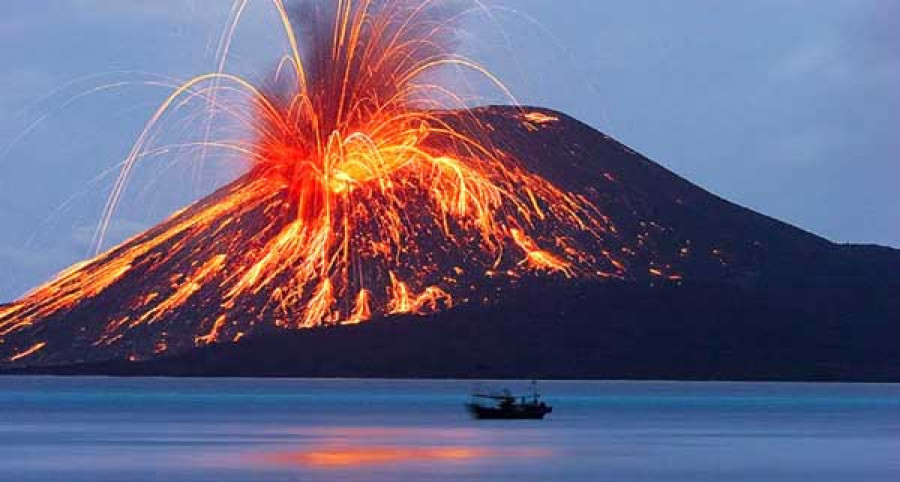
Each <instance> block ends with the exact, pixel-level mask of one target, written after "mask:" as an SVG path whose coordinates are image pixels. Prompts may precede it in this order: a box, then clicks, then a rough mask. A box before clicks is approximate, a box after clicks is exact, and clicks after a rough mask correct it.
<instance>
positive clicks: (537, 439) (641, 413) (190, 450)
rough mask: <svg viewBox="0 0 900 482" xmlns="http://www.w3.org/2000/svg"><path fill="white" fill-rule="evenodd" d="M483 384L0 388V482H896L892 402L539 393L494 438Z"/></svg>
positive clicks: (669, 389) (162, 382) (802, 391)
mask: <svg viewBox="0 0 900 482" xmlns="http://www.w3.org/2000/svg"><path fill="white" fill-rule="evenodd" d="M504 384H505V385H509V386H511V388H516V389H519V390H527V389H528V383H526V382H505V383H504ZM477 385H479V383H474V382H469V381H411V380H410V381H407V380H403V381H387V380H247V379H149V378H147V379H112V378H53V377H46V378H41V377H6V378H0V467H2V473H0V480H4V481H5V480H10V481H41V482H50V481H53V482H56V481H67V482H78V481H101V482H103V481H110V482H120V481H125V480H127V481H129V482H141V481H191V482H202V481H216V482H229V481H354V482H366V481H398V480H409V481H416V482H426V481H516V482H528V481H541V482H544V481H550V480H553V481H562V482H565V481H603V480H609V481H701V482H702V481H722V480H729V481H765V482H778V481H810V480H816V481H867V482H872V481H875V482H877V481H885V482H888V481H897V480H900V456H898V455H897V454H900V385H853V384H747V383H657V382H640V383H635V382H546V383H543V384H541V388H542V391H543V392H544V394H545V397H546V398H547V400H548V401H549V402H550V403H551V404H552V405H553V406H554V413H552V414H551V415H550V416H549V418H548V419H547V420H544V421H491V422H484V421H481V422H479V421H474V420H471V419H469V418H468V416H467V414H466V413H465V411H464V410H463V409H462V404H463V403H464V402H465V401H466V399H467V396H466V395H467V393H469V392H470V391H471V390H472V389H473V388H474V387H475V386H477ZM481 385H487V386H496V385H498V384H496V383H494V384H491V383H484V382H482V383H481ZM500 385H503V384H500Z"/></svg>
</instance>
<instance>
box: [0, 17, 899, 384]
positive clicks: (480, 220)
mask: <svg viewBox="0 0 900 482" xmlns="http://www.w3.org/2000/svg"><path fill="white" fill-rule="evenodd" d="M248 1H249V0H242V1H238V2H236V4H235V5H234V9H233V12H232V18H231V23H230V27H229V28H228V29H227V31H226V34H225V36H223V40H222V45H223V49H222V54H221V55H222V59H224V58H225V57H226V56H227V50H228V45H230V43H231V36H232V35H233V34H234V30H235V26H236V25H237V24H238V23H239V21H240V19H241V16H242V14H243V12H244V10H245V8H246V6H247V2H248ZM272 3H273V5H274V8H275V10H276V11H277V14H278V18H279V19H280V24H281V26H282V27H283V30H284V32H285V37H286V39H287V44H288V46H289V49H288V54H287V55H285V56H284V57H283V58H282V60H281V62H279V63H278V65H277V67H276V68H275V69H274V72H273V73H272V75H271V76H270V78H269V80H268V81H266V82H264V83H263V84H262V85H261V86H257V85H254V84H253V83H251V82H250V81H248V80H245V79H244V78H241V77H239V76H236V75H232V74H229V73H225V72H224V70H223V68H224V65H225V64H224V60H223V61H222V63H221V64H220V68H219V71H217V72H213V73H210V74H206V75H201V76H199V77H196V78H194V79H191V80H190V81H188V82H186V83H184V84H183V85H180V86H177V87H176V88H175V91H174V92H173V93H172V95H171V96H170V97H169V98H168V99H167V100H166V101H165V102H164V103H163V105H162V106H160V108H159V110H158V111H157V112H156V113H155V114H154V115H153V116H152V117H151V120H150V122H149V123H148V125H147V127H146V129H145V130H144V131H143V132H142V133H141V135H140V136H139V138H138V140H137V142H136V144H135V146H134V148H133V150H132V151H131V153H130V154H129V156H128V158H127V159H126V161H125V162H124V164H123V168H122V171H121V173H120V175H119V177H118V179H117V181H116V183H115V185H114V187H113V190H112V193H111V195H110V198H109V202H108V204H107V206H106V208H105V210H104V212H103V215H102V220H101V223H100V226H99V228H98V234H97V242H98V246H100V245H101V244H102V241H103V237H104V232H105V230H106V228H107V227H108V226H109V223H110V220H111V219H112V218H113V216H114V215H115V211H116V208H117V206H118V204H119V201H120V199H121V198H122V196H123V195H124V194H125V188H126V186H127V184H128V182H129V179H130V176H131V173H132V171H133V170H134V168H135V166H136V164H137V163H138V162H140V161H141V160H142V159H144V158H145V157H146V156H147V155H148V152H158V151H160V150H164V149H160V148H159V146H155V145H153V141H154V139H155V138H156V133H157V130H158V128H159V126H160V124H162V123H164V122H165V121H166V119H167V116H168V115H170V114H171V113H172V112H173V111H178V110H179V109H182V108H184V107H185V106H187V105H190V104H191V103H193V102H198V101H200V102H202V103H203V104H204V105H205V109H207V111H206V112H208V113H209V115H210V116H211V117H215V118H216V119H220V118H222V117H224V118H226V119H228V120H229V121H230V122H232V123H234V124H236V125H239V126H240V127H241V128H242V132H248V133H249V134H247V135H246V136H244V137H238V138H221V139H214V138H210V136H209V134H210V132H218V131H216V130H211V129H209V128H208V124H207V125H206V129H205V131H206V134H207V137H204V138H203V139H201V140H200V141H198V142H194V143H191V144H190V145H191V146H194V147H197V146H199V147H201V148H202V149H204V150H216V149H221V150H225V151H228V152H232V153H236V154H237V155H239V156H240V157H241V158H242V159H243V161H244V162H245V164H246V167H245V169H244V172H243V173H242V174H241V175H240V176H238V177H237V179H236V180H234V181H233V182H231V183H230V184H228V185H226V186H224V187H222V188H220V189H219V190H218V191H216V192H214V193H213V194H211V195H209V196H208V197H206V198H204V199H202V200H200V201H199V202H197V203H195V204H194V205H192V206H189V207H187V208H185V209H183V210H181V211H180V212H177V213H175V214H174V215H172V216H171V217H170V218H169V219H167V220H166V221H164V222H162V223H160V224H159V225H157V226H156V227H154V228H152V229H150V230H148V231H146V232H144V233H142V234H139V235H137V236H135V237H134V238H132V239H130V240H128V241H126V242H125V243H123V244H121V245H119V246H117V247H115V248H112V249H110V250H108V251H106V252H105V253H103V254H99V255H98V256H97V257H95V258H94V259H91V260H88V261H86V262H83V263H81V264H78V265H76V266H73V267H72V268H70V269H68V270H66V271H64V272H63V273H61V274H59V275H58V276H57V277H56V279H54V280H52V281H50V282H49V283H47V284H46V285H44V286H42V287H39V288H37V289H35V290H34V291H32V292H31V293H29V294H27V295H25V296H24V297H23V298H22V299H20V300H19V301H16V302H14V303H12V304H9V305H6V306H0V359H2V360H4V361H5V362H7V363H12V364H14V365H54V364H70V363H78V362H97V361H104V360H125V359H128V360H145V359H149V358H153V357H156V356H159V355H162V354H177V353H183V352H186V351H189V350H191V349H193V348H195V347H202V346H205V345H211V344H230V343H234V342H239V341H240V340H241V339H242V338H244V337H245V336H248V335H256V334H266V333H271V332H273V331H274V332H276V333H282V334H283V333H284V331H279V330H293V331H296V330H297V329H303V328H316V327H325V326H331V325H351V324H360V323H364V322H367V321H370V320H375V319H381V318H386V317H391V316H393V315H401V314H412V315H427V314H431V313H436V312H444V313H446V312H447V311H448V310H451V311H452V310H454V309H459V308H460V307H465V308H463V309H464V310H469V311H468V312H469V313H472V311H471V310H472V309H478V308H477V307H484V306H487V307H488V308H486V309H487V310H490V309H493V310H494V311H493V312H494V313H495V314H496V313H498V312H497V311H496V310H497V307H500V306H507V307H509V306H513V308H510V309H508V310H500V312H499V313H500V314H498V315H497V316H498V317H505V318H504V323H506V322H509V321H510V320H511V319H513V318H514V317H515V316H517V315H516V313H515V312H514V310H515V306H517V305H516V304H513V305H510V302H509V300H510V299H520V300H521V297H522V293H539V294H538V295H537V296H547V297H548V300H547V303H544V305H542V304H541V302H539V301H540V300H535V299H534V297H532V298H530V299H528V300H526V301H527V303H526V302H523V303H519V304H518V306H526V305H527V306H531V307H532V308H533V307H534V306H535V303H537V306H538V307H540V306H548V307H549V306H565V307H568V308H559V309H556V311H553V312H552V313H551V312H547V313H544V314H546V315H547V316H549V317H551V318H552V317H564V316H565V314H566V312H567V310H568V312H569V313H571V312H572V311H576V312H579V313H589V314H590V320H589V322H590V324H589V325H585V326H581V325H579V328H578V330H581V331H578V332H573V333H572V334H570V335H568V336H572V337H576V338H577V337H578V336H579V335H578V333H585V332H586V331H585V330H588V331H590V330H596V329H600V328H601V327H603V326H604V323H605V318H604V317H605V316H607V315H608V314H602V313H601V312H597V311H591V310H597V309H602V308H603V306H595V305H599V304H600V303H601V302H600V301H598V300H594V299H585V295H584V294H583V293H585V292H583V291H582V292H578V291H572V293H573V294H572V296H574V297H575V298H573V299H576V298H577V299H578V300H579V301H578V302H577V305H570V304H566V303H562V304H554V302H553V299H557V300H558V299H559V297H558V296H557V295H558V294H559V293H561V292H565V291H566V290H572V289H573V288H572V287H577V286H580V287H582V288H583V287H584V286H586V285H591V286H598V285H603V286H606V285H605V284H604V283H607V284H609V285H615V286H626V285H627V286H640V287H642V288H641V289H646V287H647V286H650V287H666V288H668V287H676V286H682V285H687V284H689V283H691V282H702V283H709V282H713V283H726V284H728V285H729V286H738V287H740V288H741V289H753V290H757V289H759V290H768V289H782V288H784V289H785V290H788V289H794V288H795V287H797V286H813V287H818V286H822V285H824V284H832V285H833V286H836V287H837V286H842V287H843V286H852V287H853V288H852V289H850V288H848V289H844V288H841V289H840V290H839V291H838V292H839V293H853V292H855V291H853V290H855V289H856V287H858V286H868V287H870V288H871V287H872V286H879V287H884V289H885V290H888V291H884V293H887V292H893V291H890V290H893V289H895V288H894V286H895V284H892V283H894V282H893V281H892V280H893V279H894V275H892V274H891V273H894V272H895V269H897V268H900V257H898V256H897V254H896V253H895V252H893V251H890V252H888V251H884V252H880V251H879V252H876V251H874V250H864V249H856V248H848V247H842V246H838V245H835V244H833V243H830V242H828V241H827V240H824V239H822V238H818V237H816V236H814V235H811V234H809V233H805V232H803V231H801V230H799V229H796V228H793V227H791V226H788V225H786V224H783V223H780V222H778V221H775V220H773V219H770V218H767V217H765V216H762V215H759V214H756V213H753V212H751V211H748V210H746V209H743V208H740V207H738V206H735V205H733V204H730V203H728V202H726V201H724V200H721V199H719V198H717V197H715V196H712V195H710V194H709V193H707V192H705V191H703V190H702V189H700V188H697V187H696V186H694V185H692V184H690V183H688V182H687V181H684V180H683V179H681V178H679V177H677V176H675V175H674V174H671V173H669V172H668V171H666V170H665V169H662V168H661V167H659V166H658V165H656V164H654V163H653V162H651V161H649V160H648V159H646V158H644V157H643V156H641V155H639V154H637V153H636V152H634V151H632V150H631V149H629V148H627V147H625V146H623V145H622V144H619V143H618V142H615V141H614V140H612V139H610V138H609V137H607V136H605V135H603V134H601V133H599V132H597V131H595V130H593V129H591V128H590V127H588V126H586V125H584V124H581V123H579V122H577V121H575V120H574V119H571V118H569V117H567V116H565V115H563V114H561V113H557V112H553V111H549V110H546V109H538V108H525V107H521V106H505V107H478V108H470V107H468V104H469V102H470V99H468V98H467V96H466V95H464V94H462V93H460V92H457V91H455V90H454V89H453V88H452V85H451V84H453V83H452V82H444V81H442V80H443V79H445V78H446V76H445V75H444V74H445V72H446V69H457V70H462V71H468V72H469V73H474V74H475V75H478V76H480V77H481V79H482V80H485V81H486V82H487V83H489V84H492V85H494V87H495V88H496V89H497V90H498V91H499V92H502V93H504V95H510V98H511V94H509V93H508V92H507V91H506V89H505V87H503V85H502V84H501V83H500V81H499V80H498V79H496V78H495V77H494V76H493V75H492V74H491V73H490V72H489V71H488V70H486V69H484V68H483V67H481V66H479V65H478V64H476V63H474V62H472V61H470V60H468V59H467V58H464V57H461V56H458V55H456V54H454V53H453V50H452V48H451V47H452V45H451V44H452V43H453V39H454V29H455V28H456V27H455V23H456V21H457V20H458V18H459V17H460V15H461V14H460V13H459V12H455V13H454V12H453V11H450V10H447V9H445V8H438V6H437V2H435V1H429V0H426V1H422V2H413V1H408V2H407V1H389V2H374V1H372V0H337V1H335V2H333V4H331V5H330V6H329V7H324V8H323V7H321V6H320V5H319V4H301V5H300V6H299V7H295V8H294V9H293V10H291V9H289V8H287V7H286V6H285V5H284V4H283V3H282V2H281V1H280V0H273V2H272ZM235 96H239V97H240V99H241V100H240V101H236V100H235ZM199 124H200V126H198V128H197V131H198V132H203V131H204V128H203V127H204V126H203V124H204V123H203V122H199ZM547 280H549V281H550V282H549V283H548V282H547ZM825 280H827V281H825ZM860 280H863V281H862V282H860ZM841 283H849V284H841ZM551 285H552V286H554V288H553V289H541V290H537V291H536V289H535V286H545V287H546V286H551ZM679 289H681V288H679ZM811 289H812V288H811ZM815 289H818V288H815ZM880 289H881V288H879V290H880ZM517 290H518V291H517ZM879 290H875V291H873V290H871V289H869V290H868V291H867V293H870V294H871V293H875V292H877V293H878V294H877V296H882V293H883V292H882V291H879ZM588 292H590V291H588ZM762 292H763V291H759V293H762ZM517 293H518V294H517ZM578 293H582V294H578ZM642 293H643V292H642ZM666 293H668V292H666ZM755 293H756V292H755ZM765 293H769V292H768V291H766V292H765ZM816 293H817V294H815V296H817V297H818V296H820V292H818V291H817V292H816ZM554 296H555V297H556V298H554ZM648 296H656V295H655V294H653V293H650V295H648ZM664 296H665V297H668V298H666V299H669V298H671V296H670V295H669V294H664ZM684 296H687V295H684ZM754 296H756V295H754ZM760 296H763V298H764V299H766V300H769V299H770V298H771V297H770V294H764V295H760ZM772 296H781V295H780V294H778V295H772ZM804 296H806V295H804ZM822 296H824V295H822ZM873 296H875V295H873ZM884 296H885V300H887V299H892V298H890V296H892V295H884ZM516 297H518V298H516ZM699 299H700V298H698V300H699ZM809 299H811V298H809ZM817 299H818V298H817ZM827 299H829V300H836V299H838V298H837V297H834V296H831V297H828V298H827ZM879 299H881V298H879ZM704 302H705V300H704V301H703V302H698V303H697V304H696V305H697V306H698V307H702V305H703V304H704ZM885 303H886V304H884V306H891V307H892V308H885V310H886V311H885V313H889V312H892V310H893V309H894V308H893V305H889V304H887V303H888V302H885ZM614 305H615V303H610V304H609V306H611V307H612V308H610V309H616V308H614ZM639 305H640V303H639V302H638V303H635V306H633V307H632V308H633V309H636V310H638V309H640V306H639ZM572 306H575V308H572ZM739 306H740V307H741V308H740V310H738V311H737V312H736V313H739V314H740V313H744V311H742V310H743V309H744V308H743V305H742V304H740V303H739ZM748 306H749V305H748ZM772 306H775V305H772ZM878 306H881V305H878ZM586 307H590V310H587V308H586ZM522 309H523V310H524V309H526V308H522ZM771 309H772V310H775V311H777V312H778V313H787V312H790V310H791V309H792V308H791V307H790V304H789V303H788V304H785V305H778V306H776V307H775V308H771ZM841 309H843V308H841ZM585 310H587V311H585ZM532 311H535V312H537V311H540V308H538V309H535V310H532ZM708 313H712V312H711V311H710V312H704V316H705V315H706V314H708ZM729 313H730V312H729ZM761 313H765V310H763V311H761ZM882 314H883V313H879V314H877V316H881V315H882ZM526 315H527V314H526ZM451 316H452V315H451ZM573 316H574V315H573ZM579 316H580V315H579ZM585 316H587V315H585ZM640 316H645V315H640ZM685 316H687V315H685ZM723 316H732V314H728V315H723ZM470 318H472V319H476V318H478V316H476V315H472V316H470ZM507 318H508V319H507ZM582 321H584V320H582ZM415 323H427V322H426V321H416V322H415ZM483 323H491V321H490V320H485V321H483ZM498 326H499V325H498ZM535 326H539V325H535ZM559 326H562V325H559ZM559 326H557V325H553V326H549V325H547V326H544V325H540V328H536V329H538V330H539V331H538V332H537V333H538V334H537V335H535V336H537V337H538V338H540V337H541V335H540V333H547V332H553V330H560V329H562V328H559ZM586 326H587V327H586ZM359 328H360V327H353V329H359ZM345 330H346V329H345ZM323 331H327V330H323ZM505 336H506V335H504V336H501V337H500V338H498V339H497V340H494V341H495V342H496V343H497V344H502V343H504V341H503V340H505V338H504V337H505ZM573 339H574V338H573ZM586 339H590V338H589V337H588V338H586ZM478 340H479V341H480V340H481V339H480V338H478ZM304 343H305V342H304ZM528 343H529V346H530V343H531V342H530V341H529V342H528ZM491 346H493V345H491ZM497 346H499V345H497ZM523 346H524V345H523ZM622 346H627V344H623V345H622ZM401 349H406V348H405V347H403V348H397V350H401ZM554 349H558V350H559V352H558V353H557V352H554V355H553V356H551V357H547V358H546V359H548V360H549V359H554V360H563V359H564V358H565V357H566V356H569V355H570V354H571V355H572V356H576V357H577V356H581V355H579V353H583V352H584V351H583V350H582V351H578V350H575V351H569V350H566V348H565V346H560V347H558V348H554ZM320 351H321V350H320ZM282 355H283V354H282ZM328 356H330V355H328ZM334 356H335V357H340V356H344V357H352V356H353V354H352V353H335V354H334ZM598 360H603V358H602V357H601V358H598ZM577 364H578V362H577V361H576V362H572V363H570V364H569V365H566V366H576V365H577ZM565 370H566V369H562V370H561V371H559V372H558V373H562V374H564V375H562V376H584V375H581V374H580V372H571V373H570V372H567V371H565ZM272 373H282V372H278V371H275V372H272ZM285 373H286V372H285ZM348 373H351V374H356V373H363V374H366V373H367V372H361V371H356V372H348ZM379 373H381V372H379ZM429 373H431V372H429ZM433 373H438V374H440V373H444V372H439V371H436V372H433ZM446 373H448V374H450V375H452V376H465V375H466V374H467V372H446ZM497 373H501V374H505V372H497ZM553 373H557V372H553ZM591 373H593V372H591ZM335 374H338V375H340V374H342V373H335ZM376 374H378V373H376ZM407 375H416V372H414V371H413V372H410V373H407ZM507 375H513V376H514V375H516V373H512V372H510V373H509V374H507ZM626 375H627V373H626ZM592 376H593V375H592Z"/></svg>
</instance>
